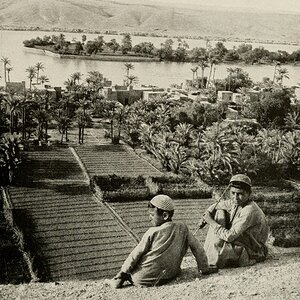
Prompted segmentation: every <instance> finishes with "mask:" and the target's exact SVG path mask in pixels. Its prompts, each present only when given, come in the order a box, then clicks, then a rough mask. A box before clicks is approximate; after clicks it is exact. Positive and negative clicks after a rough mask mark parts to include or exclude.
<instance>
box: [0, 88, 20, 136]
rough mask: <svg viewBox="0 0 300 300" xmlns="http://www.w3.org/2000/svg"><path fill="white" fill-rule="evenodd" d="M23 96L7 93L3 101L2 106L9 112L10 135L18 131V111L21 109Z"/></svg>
mask: <svg viewBox="0 0 300 300" xmlns="http://www.w3.org/2000/svg"><path fill="white" fill-rule="evenodd" d="M21 101H22V96H20V95H16V94H15V93H10V92H8V93H6V94H5V95H4V97H3V99H2V101H1V106H2V107H4V108H5V110H6V111H8V112H9V126H10V133H11V134H13V133H14V132H16V131H17V126H16V125H17V124H16V123H17V121H16V117H17V110H18V108H20V105H21Z"/></svg>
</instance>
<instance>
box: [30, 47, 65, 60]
mask: <svg viewBox="0 0 300 300" xmlns="http://www.w3.org/2000/svg"><path fill="white" fill-rule="evenodd" d="M24 51H25V52H27V53H33V54H39V55H47V56H51V57H55V58H61V55H60V54H58V53H54V52H51V51H48V50H44V49H37V48H29V47H24Z"/></svg>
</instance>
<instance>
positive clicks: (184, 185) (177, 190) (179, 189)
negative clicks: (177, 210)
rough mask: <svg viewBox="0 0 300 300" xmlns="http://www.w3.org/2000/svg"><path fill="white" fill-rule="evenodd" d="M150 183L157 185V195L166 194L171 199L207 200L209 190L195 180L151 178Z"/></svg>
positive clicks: (168, 177)
mask: <svg viewBox="0 0 300 300" xmlns="http://www.w3.org/2000/svg"><path fill="white" fill-rule="evenodd" d="M152 181H153V183H154V184H157V186H158V190H157V193H158V194H167V195H169V196H170V197H173V198H194V197H197V198H209V197H211V188H210V187H209V186H208V185H207V184H205V183H204V182H202V181H199V180H197V179H195V178H190V177H183V176H176V177H175V176H161V177H153V178H152Z"/></svg>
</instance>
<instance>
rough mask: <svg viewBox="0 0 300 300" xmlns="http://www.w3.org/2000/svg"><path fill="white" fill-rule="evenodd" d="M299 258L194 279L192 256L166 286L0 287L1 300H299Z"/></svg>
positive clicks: (102, 283) (59, 284)
mask: <svg viewBox="0 0 300 300" xmlns="http://www.w3.org/2000/svg"><path fill="white" fill-rule="evenodd" d="M299 268H300V256H299V255H298V256H296V255H293V256H286V255H276V257H274V258H273V259H269V260H267V261H265V262H264V263H260V264H256V265H254V266H252V267H246V268H238V269H226V270H220V272H219V273H218V274H214V275H211V276H209V277H200V278H197V277H198V276H197V272H196V263H195V261H194V260H193V258H192V257H188V258H185V259H184V261H183V271H182V274H181V275H180V276H179V278H177V279H176V280H175V281H173V282H170V283H169V284H167V285H165V286H160V287H154V288H137V287H128V288H124V289H121V290H114V289H112V288H111V287H110V286H108V285H106V284H105V281H103V280H97V281H91V280H89V281H68V282H57V283H32V284H27V285H24V284H22V285H18V286H15V285H0V298H1V299H7V300H9V299H22V300H45V299H66V300H77V299H78V300H85V299H89V300H99V299H103V300H108V299H114V300H121V299H122V300H123V299H130V300H140V299H143V300H159V299H165V300H169V299H170V300H177V299H178V300H182V299H189V300H197V299H206V300H215V299H225V300H227V299H257V300H265V299H270V300H271V299H272V300H279V299H289V300H296V299H299V298H300V292H299V290H300V289H299V282H300V272H299Z"/></svg>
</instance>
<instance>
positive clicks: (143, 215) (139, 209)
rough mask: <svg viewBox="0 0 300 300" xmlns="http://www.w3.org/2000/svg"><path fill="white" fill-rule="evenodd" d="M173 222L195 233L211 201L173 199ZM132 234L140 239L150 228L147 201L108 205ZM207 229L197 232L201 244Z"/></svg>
mask: <svg viewBox="0 0 300 300" xmlns="http://www.w3.org/2000/svg"><path fill="white" fill-rule="evenodd" d="M174 201H175V214H174V218H173V219H174V221H175V222H176V221H178V222H184V223H186V224H187V225H188V227H189V228H190V230H191V232H193V233H194V232H195V230H196V228H197V224H198V223H199V221H200V218H201V216H202V214H203V213H204V210H205V209H206V208H207V207H208V206H209V205H210V204H211V203H212V202H211V201H212V200H211V199H175V200H174ZM110 205H111V207H112V208H113V209H114V210H115V211H116V212H117V213H118V214H119V215H120V216H121V217H122V219H123V220H124V221H125V222H126V224H127V225H128V226H129V227H130V228H131V229H132V230H133V232H134V233H135V234H136V235H137V236H138V237H139V238H141V237H142V236H143V234H144V233H145V231H146V230H147V229H148V228H149V226H151V224H150V220H149V214H148V210H147V201H135V202H127V203H110ZM207 229H208V227H207V226H206V227H205V228H203V229H200V230H198V232H197V234H196V237H197V238H198V239H199V240H200V242H201V243H202V244H203V243H204V239H205V236H206V233H207Z"/></svg>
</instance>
